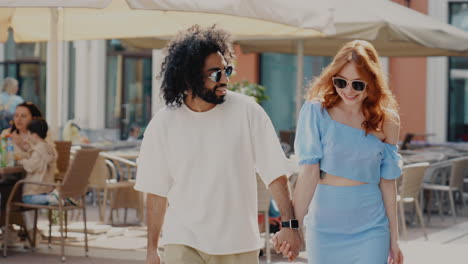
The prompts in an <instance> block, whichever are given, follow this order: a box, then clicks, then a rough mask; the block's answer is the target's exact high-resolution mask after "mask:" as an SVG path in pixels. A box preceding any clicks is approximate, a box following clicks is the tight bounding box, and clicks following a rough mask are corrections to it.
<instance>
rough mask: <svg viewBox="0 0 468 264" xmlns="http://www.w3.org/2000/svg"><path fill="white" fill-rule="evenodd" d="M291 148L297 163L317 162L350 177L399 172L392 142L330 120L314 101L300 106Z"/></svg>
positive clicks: (374, 178)
mask: <svg viewBox="0 0 468 264" xmlns="http://www.w3.org/2000/svg"><path fill="white" fill-rule="evenodd" d="M294 149H295V152H296V155H297V156H298V157H299V165H302V164H316V163H320V170H322V171H324V172H327V173H329V174H332V175H336V176H340V177H344V178H347V179H351V180H356V181H361V182H366V183H375V184H377V183H379V182H380V178H384V179H390V180H391V179H396V178H398V177H400V175H401V168H402V164H403V162H402V160H401V156H400V154H398V147H397V146H396V145H390V144H387V143H384V142H382V141H381V140H380V139H379V138H377V137H376V136H374V135H372V134H370V133H369V134H368V135H367V136H366V133H365V131H364V130H362V129H358V128H354V127H351V126H348V125H345V124H342V123H339V122H337V121H335V120H333V119H332V118H331V117H330V115H329V114H328V111H327V110H326V109H325V108H322V105H321V103H320V102H318V101H313V102H306V103H305V104H304V105H303V106H302V109H301V113H300V115H299V121H298V124H297V129H296V140H295V142H294Z"/></svg>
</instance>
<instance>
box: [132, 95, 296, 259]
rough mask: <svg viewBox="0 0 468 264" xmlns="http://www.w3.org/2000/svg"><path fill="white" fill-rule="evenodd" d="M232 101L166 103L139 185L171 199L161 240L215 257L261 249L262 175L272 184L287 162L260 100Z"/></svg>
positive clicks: (146, 144)
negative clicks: (207, 106) (203, 106)
mask: <svg viewBox="0 0 468 264" xmlns="http://www.w3.org/2000/svg"><path fill="white" fill-rule="evenodd" d="M225 99H226V101H225V102H224V103H223V104H220V105H217V106H216V107H214V108H213V109H211V110H209V111H207V112H194V111H192V110H190V109H189V108H188V107H187V106H186V105H182V106H181V107H180V108H175V109H173V108H167V107H166V108H164V109H162V110H161V111H159V112H158V113H157V114H156V115H155V116H154V117H153V119H152V120H151V122H150V124H149V125H148V127H147V128H146V131H145V134H144V138H143V142H142V145H141V150H140V155H139V157H138V161H137V162H138V171H137V178H136V185H135V189H137V190H139V191H142V192H147V193H152V194H156V195H159V196H163V197H167V199H168V202H169V207H168V208H167V211H166V216H165V219H164V225H163V237H162V240H161V245H165V244H182V245H187V246H190V247H193V248H196V249H198V250H201V251H203V252H205V253H208V254H212V255H225V254H235V253H241V252H247V251H252V250H256V249H259V248H261V247H262V243H261V242H260V236H259V231H258V224H257V183H256V174H255V173H256V170H258V173H259V175H260V177H261V178H262V179H263V181H264V182H265V184H266V185H267V186H268V185H269V184H270V183H271V182H272V181H273V180H275V179H276V178H278V177H279V176H282V175H285V174H287V173H288V172H289V169H288V160H287V159H286V157H285V155H284V153H283V151H282V149H281V146H280V144H279V141H278V138H277V136H276V133H275V130H274V128H273V125H272V123H271V121H270V119H269V117H268V115H267V114H266V113H265V111H264V110H263V108H262V107H261V106H260V105H258V104H257V103H256V102H255V101H254V100H253V99H251V98H250V97H248V96H245V95H241V94H238V93H234V92H228V93H227V94H226V96H225Z"/></svg>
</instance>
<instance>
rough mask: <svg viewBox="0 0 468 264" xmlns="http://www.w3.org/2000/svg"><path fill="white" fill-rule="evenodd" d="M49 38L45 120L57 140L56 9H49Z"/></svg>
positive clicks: (57, 47)
mask: <svg viewBox="0 0 468 264" xmlns="http://www.w3.org/2000/svg"><path fill="white" fill-rule="evenodd" d="M50 13H51V16H50V36H49V38H50V39H49V42H48V43H47V91H46V120H47V123H48V124H49V129H50V133H51V134H52V137H53V138H58V117H59V111H58V103H59V101H58V85H59V80H58V79H59V74H58V72H59V69H58V65H59V63H58V61H59V57H60V56H59V44H58V42H59V41H58V24H59V23H58V22H59V11H58V8H50Z"/></svg>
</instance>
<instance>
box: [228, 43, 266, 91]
mask: <svg viewBox="0 0 468 264" xmlns="http://www.w3.org/2000/svg"><path fill="white" fill-rule="evenodd" d="M234 49H235V53H236V62H235V70H236V74H235V75H234V76H233V77H232V78H231V81H232V82H238V81H244V80H246V81H249V82H251V83H258V82H259V76H260V74H259V70H260V68H259V63H260V59H259V55H258V54H257V53H248V54H245V53H242V51H241V49H240V47H239V45H235V47H234Z"/></svg>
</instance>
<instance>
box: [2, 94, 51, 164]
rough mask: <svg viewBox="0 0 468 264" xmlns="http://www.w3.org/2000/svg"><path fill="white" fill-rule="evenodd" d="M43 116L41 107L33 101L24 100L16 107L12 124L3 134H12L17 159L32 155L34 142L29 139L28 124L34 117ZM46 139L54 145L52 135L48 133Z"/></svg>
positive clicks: (39, 117)
mask: <svg viewBox="0 0 468 264" xmlns="http://www.w3.org/2000/svg"><path fill="white" fill-rule="evenodd" d="M42 118H43V115H42V113H41V111H40V110H39V108H38V107H37V106H36V105H35V104H33V103H31V102H24V103H21V104H19V105H18V106H17V107H16V110H15V116H14V117H13V124H12V126H11V127H10V128H7V129H4V130H3V131H2V134H1V135H2V136H3V137H5V136H11V138H12V139H13V144H14V148H15V157H16V158H17V159H21V158H28V157H29V156H30V151H31V145H32V144H31V143H30V142H29V141H28V138H29V137H28V125H29V123H30V122H31V121H32V120H33V119H42ZM46 141H47V142H49V144H51V145H54V142H53V140H52V137H51V136H49V135H48V136H47V138H46Z"/></svg>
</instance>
